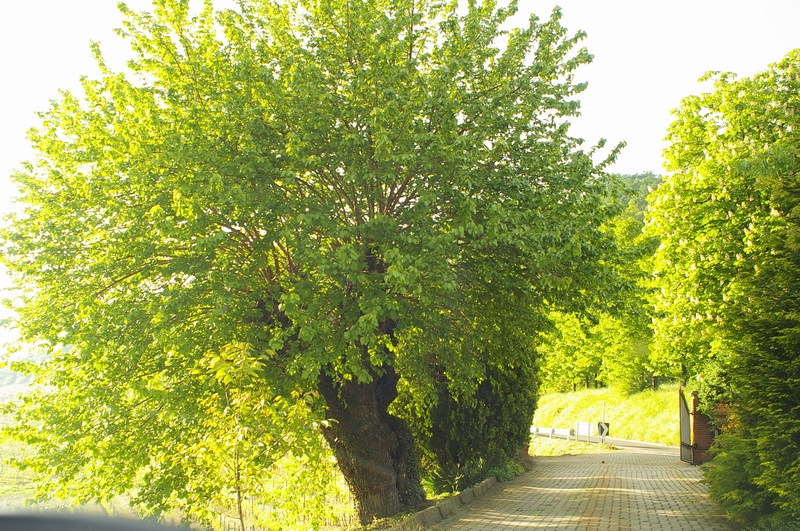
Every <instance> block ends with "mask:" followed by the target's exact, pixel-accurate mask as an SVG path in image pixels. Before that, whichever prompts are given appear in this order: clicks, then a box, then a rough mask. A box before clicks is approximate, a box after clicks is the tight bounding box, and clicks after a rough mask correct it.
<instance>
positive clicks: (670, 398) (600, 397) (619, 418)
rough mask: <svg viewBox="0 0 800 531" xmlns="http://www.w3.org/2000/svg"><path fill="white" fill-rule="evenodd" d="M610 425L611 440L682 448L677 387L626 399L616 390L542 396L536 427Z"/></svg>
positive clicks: (593, 390) (639, 394)
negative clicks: (584, 424)
mask: <svg viewBox="0 0 800 531" xmlns="http://www.w3.org/2000/svg"><path fill="white" fill-rule="evenodd" d="M604 404H605V419H606V422H608V423H609V432H610V433H609V436H610V437H617V438H620V439H629V440H633V441H645V442H651V443H657V444H665V445H668V446H678V445H679V444H680V434H679V426H678V384H670V385H663V386H661V387H660V388H659V389H657V390H656V391H653V390H649V389H648V390H645V391H642V392H640V393H636V394H632V395H626V394H624V393H622V392H620V391H617V390H616V389H613V388H604V389H586V390H583V391H575V392H573V393H553V394H547V395H542V397H541V398H539V405H538V408H537V410H536V414H535V415H534V417H533V425H534V426H539V427H543V428H574V427H575V423H576V422H591V423H593V424H594V423H596V422H599V421H600V420H601V419H602V415H603V405H604Z"/></svg>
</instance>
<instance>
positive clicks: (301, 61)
mask: <svg viewBox="0 0 800 531" xmlns="http://www.w3.org/2000/svg"><path fill="white" fill-rule="evenodd" d="M458 4H459V2H457V1H456V0H451V1H447V2H434V1H428V0H368V1H353V0H298V1H296V2H283V1H270V0H262V1H256V0H252V1H246V0H241V1H240V2H239V7H238V9H236V10H226V11H222V12H215V11H214V9H213V7H212V5H211V4H210V3H206V6H205V8H204V9H203V11H202V12H201V13H199V14H196V15H193V14H192V13H191V12H190V10H189V2H188V0H156V1H155V2H154V10H153V13H141V14H137V13H133V12H130V11H128V10H126V9H125V7H124V6H122V9H123V10H124V11H125V14H126V22H125V27H124V29H123V30H122V32H121V33H122V34H123V35H124V36H125V38H127V39H128V41H129V42H130V44H131V49H132V50H133V52H134V58H133V59H132V61H131V62H130V63H129V71H127V72H122V73H115V72H112V71H110V70H109V69H108V68H106V67H105V65H104V63H103V60H102V57H101V54H100V52H99V51H98V50H96V54H97V58H98V62H99V64H100V66H101V68H102V69H103V75H102V76H101V77H100V78H99V79H88V78H87V79H84V81H83V92H84V94H82V95H73V94H69V93H63V94H62V95H61V97H60V98H59V100H58V101H56V102H54V103H53V104H52V107H51V108H50V109H49V110H48V111H47V112H45V113H43V115H42V123H41V126H40V127H39V128H38V129H36V130H34V131H33V132H32V133H31V139H32V141H33V143H34V146H35V147H36V148H37V150H38V156H37V158H36V160H34V161H33V162H31V163H30V164H27V165H26V166H25V168H24V170H23V171H21V172H19V173H17V174H16V175H15V176H14V179H15V181H16V182H17V183H18V185H19V187H20V191H21V200H22V204H23V205H24V208H23V209H22V210H21V212H20V213H19V214H18V215H16V216H14V218H13V219H12V220H11V223H10V224H9V225H8V228H7V229H6V230H5V232H4V234H3V259H4V262H5V263H6V264H7V265H8V267H9V268H10V270H11V271H12V272H13V273H14V274H15V276H16V279H17V282H18V285H19V287H20V295H19V298H18V304H17V311H18V313H19V326H20V330H21V337H22V341H24V342H28V343H37V344H39V345H41V346H42V348H43V349H45V350H47V351H48V356H47V361H46V362H44V363H43V364H42V365H41V366H40V367H38V368H35V371H36V373H37V381H38V382H39V383H40V384H41V387H40V388H39V390H38V391H37V392H35V393H33V394H31V395H29V396H28V397H26V399H25V402H24V403H23V404H22V405H21V406H20V408H19V409H18V418H19V419H20V425H19V426H20V427H19V428H18V429H17V431H16V434H17V436H18V437H19V438H21V439H23V440H25V441H27V442H29V443H31V444H33V445H34V446H35V447H37V448H38V449H39V452H40V453H39V457H38V458H36V459H33V460H31V461H30V463H29V464H30V465H31V466H33V467H34V469H35V471H36V472H37V473H38V474H39V476H40V477H41V478H44V479H49V480H50V481H51V484H52V485H54V488H56V489H60V490H56V491H54V492H55V493H56V494H61V495H72V496H77V497H78V498H80V499H90V498H92V497H107V496H110V495H111V494H113V493H115V492H120V491H124V490H127V489H130V488H131V487H133V486H134V485H139V484H138V483H137V481H139V480H140V479H141V478H142V477H144V478H145V484H146V487H144V488H141V489H140V490H139V496H138V498H137V500H138V501H139V502H140V503H141V504H142V505H143V507H145V508H146V509H148V510H150V511H156V512H157V511H161V510H168V509H170V508H171V507H173V506H175V504H176V503H177V502H176V500H178V501H180V500H186V499H191V498H192V497H193V496H194V497H197V496H201V494H198V492H203V491H201V490H198V489H199V487H198V484H202V486H203V489H208V488H210V487H209V485H210V484H211V483H213V482H202V481H200V479H198V478H199V477H201V476H202V473H203V470H206V469H207V468H208V466H210V465H208V461H209V458H208V455H213V454H209V452H210V451H211V450H210V449H213V448H218V449H219V452H222V453H224V452H225V451H229V452H231V453H232V454H234V456H235V457H236V459H232V461H233V463H234V465H233V470H234V472H235V473H232V476H231V477H233V478H235V479H236V481H234V483H235V485H234V486H232V487H231V488H242V484H241V482H239V481H238V479H239V478H240V474H239V472H240V468H241V467H238V464H239V463H244V464H246V466H247V467H250V468H252V467H256V469H257V467H258V466H264V464H265V463H267V462H270V460H274V459H275V458H276V456H279V455H281V452H286V451H288V450H289V449H290V448H293V449H294V451H295V452H302V450H303V447H304V445H306V446H308V447H311V446H313V444H314V442H313V439H314V437H313V436H312V435H311V434H309V433H307V429H306V428H307V427H309V426H312V425H319V426H320V427H321V429H322V434H323V435H324V437H325V439H326V440H327V442H328V443H329V444H330V446H331V448H332V449H333V451H334V454H335V456H336V458H337V460H338V464H339V467H340V469H341V470H342V472H343V474H344V476H345V478H346V480H347V482H348V485H349V487H350V488H351V490H352V492H353V493H354V496H355V500H356V503H357V506H358V510H359V514H360V518H361V520H362V522H365V523H366V522H369V521H370V520H372V518H373V517H376V516H377V517H380V516H385V515H391V514H394V513H396V512H398V511H400V510H402V509H404V508H409V507H414V506H416V505H417V504H418V503H419V502H420V501H422V500H423V497H424V495H423V492H422V490H421V488H420V483H419V477H418V471H417V463H416V454H415V451H414V447H413V440H412V437H411V436H410V432H409V430H408V428H407V427H406V425H405V423H404V422H403V421H402V420H401V419H399V418H398V417H396V416H394V415H391V414H390V413H389V412H388V408H389V406H390V404H391V403H392V402H393V400H394V399H395V397H396V395H397V386H398V381H399V379H400V378H401V376H402V375H403V374H413V373H414V371H418V370H419V371H425V370H427V369H428V368H429V367H430V360H429V359H428V358H427V357H426V352H425V351H422V354H421V355H419V353H415V352H416V351H414V350H413V349H409V348H407V346H406V343H407V342H409V341H412V342H413V338H418V337H427V338H431V337H435V336H436V331H437V330H441V331H454V330H458V329H459V327H460V326H468V325H469V326H472V329H473V330H476V329H478V328H476V326H474V325H472V324H470V323H469V322H467V321H465V320H464V319H463V318H462V317H463V315H462V314H461V313H459V311H460V309H459V307H458V304H460V303H464V302H465V301H467V302H468V301H469V300H471V299H474V298H475V296H476V294H479V293H480V294H482V293H485V292H487V291H490V292H492V297H494V300H503V298H506V297H515V296H517V295H518V299H515V300H520V301H525V302H526V305H529V304H532V303H533V302H536V301H542V300H543V299H544V298H545V297H547V296H550V295H553V296H555V295H556V294H561V295H562V296H563V295H565V294H566V293H569V292H573V293H576V294H579V293H580V291H579V288H580V287H581V286H580V279H581V278H582V275H589V276H591V275H593V274H594V273H592V271H593V270H592V269H591V268H589V269H588V270H587V269H586V268H584V267H583V265H582V264H583V263H585V262H587V261H588V262H591V261H594V263H595V265H597V261H598V257H597V256H596V255H597V254H598V253H596V249H595V248H593V247H592V245H593V243H592V239H591V237H592V234H595V233H596V231H595V230H594V227H596V223H594V221H596V220H598V219H600V218H602V216H603V215H604V213H603V210H602V209H600V210H595V208H596V206H597V205H598V201H597V198H598V197H599V196H601V195H602V194H604V193H605V184H604V183H603V179H602V167H598V166H595V165H594V164H593V162H592V159H591V153H585V152H583V151H581V149H580V147H579V146H580V141H578V140H576V139H574V138H571V137H570V136H569V134H568V126H569V124H568V118H569V117H570V116H573V115H575V114H576V113H577V109H578V104H577V102H576V101H574V100H573V96H574V95H575V94H577V93H578V92H580V90H582V88H583V85H580V84H575V83H574V82H573V79H572V73H573V71H574V70H575V68H577V67H578V66H579V65H581V64H583V63H585V62H587V61H588V60H589V59H590V56H589V55H588V54H587V53H586V52H585V51H584V50H575V43H576V42H577V40H578V39H579V38H580V37H581V35H580V34H578V35H576V36H574V37H571V36H569V35H567V33H566V31H565V30H564V28H562V27H561V25H560V24H559V13H558V11H555V12H554V14H553V16H552V18H551V19H550V20H548V21H546V22H543V23H542V22H540V21H539V20H537V19H536V18H534V17H532V18H531V19H530V21H529V24H528V25H527V27H524V28H521V29H514V30H511V31H508V32H506V31H503V30H501V27H502V26H503V24H504V23H505V22H506V21H507V20H508V18H509V17H510V16H511V15H512V14H513V13H514V12H515V11H516V2H511V4H510V5H509V6H508V7H506V8H498V7H497V6H496V3H495V2H494V1H490V0H486V1H484V2H481V3H479V2H473V1H470V2H468V4H467V5H466V6H462V7H459V5H458ZM612 155H613V152H612ZM592 220H594V221H592ZM587 221H591V222H590V223H587ZM586 271H589V272H588V273H587V272H586ZM489 284H491V286H489ZM473 288H477V289H478V290H482V291H474V290H473ZM526 305H517V306H515V307H514V308H515V309H517V310H519V311H525V310H526V308H527V306H526ZM503 317H504V316H503V313H502V312H498V313H497V314H496V315H493V314H490V315H483V316H481V321H482V322H483V324H481V326H482V327H483V329H490V328H491V325H492V320H493V319H503ZM454 322H455V323H457V324H453V323H454ZM473 335H474V334H473ZM456 342H457V340H456ZM422 343H424V344H425V345H427V346H432V343H433V342H432V341H426V342H422ZM415 344H419V342H416V343H415ZM64 346H65V347H64ZM453 352H455V351H453ZM459 352H461V353H463V352H465V351H464V350H460V351H459ZM479 361H480V360H479V358H470V357H463V358H462V357H460V356H447V355H444V356H442V357H441V359H440V360H438V361H437V363H441V365H442V366H443V367H444V368H445V369H446V370H448V371H452V374H453V375H454V377H455V378H457V377H460V376H467V377H470V376H473V377H474V376H475V375H478V374H480V373H481V370H479V367H476V363H478V362H479ZM303 412H305V413H303ZM312 413H313V414H314V415H316V417H314V416H313V415H312ZM309 417H310V418H309ZM314 418H316V421H315V420H314ZM231 430H234V431H231ZM234 433H235V434H236V435H235V436H234V435H233V434H234ZM200 441H205V442H200ZM209 441H210V442H209ZM206 443H207V444H206ZM212 443H213V444H212ZM204 452H205V453H204ZM204 456H206V457H204ZM240 458H241V459H240ZM200 463H206V465H204V466H206V469H204V468H203V467H202V466H201V465H200ZM259 463H260V464H261V465H259ZM237 467H238V468H237ZM251 476H252V474H251ZM198 482H199V483H198ZM186 506H191V504H186Z"/></svg>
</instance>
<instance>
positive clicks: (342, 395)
mask: <svg viewBox="0 0 800 531" xmlns="http://www.w3.org/2000/svg"><path fill="white" fill-rule="evenodd" d="M397 381H398V376H397V375H396V373H395V372H394V370H393V369H392V368H388V369H386V371H385V374H383V375H381V376H377V375H373V381H372V382H370V383H366V384H361V383H357V382H356V381H355V380H344V381H339V380H338V379H337V380H335V379H334V378H332V377H331V376H330V375H328V374H326V373H323V374H322V375H321V376H320V378H319V390H320V394H321V395H322V396H323V398H324V399H325V402H326V404H327V416H328V418H329V419H330V420H331V421H332V422H331V423H330V424H329V425H328V426H327V427H325V428H323V431H322V433H323V435H324V436H325V439H326V440H327V441H328V444H330V446H331V448H332V449H333V452H334V455H335V456H336V459H337V461H338V463H339V468H340V469H341V471H342V474H344V477H345V480H346V481H347V484H348V486H349V487H350V491H351V492H352V493H353V496H354V497H355V499H356V508H357V510H358V515H359V518H360V520H361V524H362V525H367V524H369V523H371V522H372V521H373V520H374V519H375V518H383V517H387V516H392V515H394V514H397V513H398V512H400V511H402V510H405V509H409V508H416V507H418V506H420V505H421V504H422V503H423V502H424V501H425V494H424V491H423V490H422V486H421V483H420V478H419V461H418V456H417V454H416V451H415V448H414V442H413V438H412V436H411V431H410V430H409V428H408V426H406V424H405V423H404V422H403V421H402V420H400V419H399V418H397V417H394V416H392V415H390V414H389V413H388V411H387V408H388V407H389V404H390V403H391V402H392V401H393V400H394V399H395V398H396V396H397Z"/></svg>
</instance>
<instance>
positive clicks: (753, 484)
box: [651, 50, 800, 523]
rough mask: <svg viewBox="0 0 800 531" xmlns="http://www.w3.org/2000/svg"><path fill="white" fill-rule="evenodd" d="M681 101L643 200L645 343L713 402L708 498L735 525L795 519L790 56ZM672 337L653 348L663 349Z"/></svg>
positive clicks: (799, 439)
mask: <svg viewBox="0 0 800 531" xmlns="http://www.w3.org/2000/svg"><path fill="white" fill-rule="evenodd" d="M709 77H711V78H714V79H715V85H714V91H713V92H710V93H704V94H701V95H699V96H692V97H689V98H686V99H685V100H684V101H683V102H682V104H681V108H680V109H679V110H678V111H676V120H675V122H674V123H673V125H672V126H671V128H670V136H669V139H670V141H671V146H670V148H669V150H668V151H667V155H668V164H669V168H668V169H670V170H671V171H672V174H671V175H670V176H669V177H668V178H667V179H666V181H665V185H664V186H662V187H661V188H660V189H659V190H658V191H657V193H656V194H654V195H655V209H654V211H653V217H652V221H651V226H652V228H653V230H655V231H658V232H660V233H661V234H662V247H661V248H660V249H659V251H658V253H657V255H656V257H657V262H656V265H657V266H658V269H657V271H658V276H657V281H658V283H659V285H660V287H662V291H661V292H660V293H659V294H658V298H657V301H658V303H659V310H660V311H661V312H662V313H661V316H660V318H659V320H658V321H657V328H656V334H657V335H656V337H657V338H658V345H659V349H660V350H661V351H662V352H664V353H666V352H669V351H670V350H671V349H676V350H684V351H686V352H688V353H689V355H688V356H686V357H684V358H676V360H677V361H681V362H682V363H683V364H684V367H685V368H686V370H687V371H688V375H689V376H695V375H696V376H697V378H698V379H701V380H702V383H703V390H704V399H705V406H706V408H707V409H708V410H713V406H714V403H715V402H716V403H719V402H724V403H727V404H728V405H729V407H730V414H729V415H728V416H726V417H725V418H720V419H719V421H720V423H721V425H722V427H723V428H724V430H725V432H726V433H725V434H724V435H723V436H721V437H720V438H719V442H720V445H719V449H718V451H717V456H716V457H715V458H714V460H713V461H712V467H711V469H710V471H709V475H708V477H709V480H710V482H711V492H712V495H713V496H714V497H715V498H717V500H718V501H720V503H721V504H722V506H723V507H724V508H725V509H726V510H728V511H730V512H731V513H733V514H734V516H736V517H737V518H738V519H741V520H742V521H745V522H749V523H752V522H753V521H757V520H771V521H782V520H791V521H797V519H798V518H799V517H800V490H799V489H798V485H800V476H799V475H798V471H800V417H798V411H800V399H798V394H797V389H798V388H800V387H798V384H800V365H798V360H799V359H800V357H798V352H800V351H799V350H798V347H799V346H800V342H798V334H797V330H798V329H800V328H798V324H799V323H798V315H797V308H798V303H800V301H798V288H800V258H799V256H800V255H799V254H798V238H797V236H798V234H799V233H800V232H798V219H797V213H798V207H800V190H799V189H798V177H799V176H800V173H799V169H800V159H799V158H798V153H799V151H798V147H800V143H799V141H798V125H799V124H798V119H797V112H796V109H797V108H798V104H800V82H798V80H799V79H800V50H795V51H793V52H791V53H790V54H788V55H787V56H786V58H785V59H784V60H783V61H781V62H780V63H777V64H774V65H771V66H770V68H769V69H768V70H767V71H765V72H762V73H759V74H757V75H756V76H754V77H752V78H749V79H742V80H737V79H736V78H735V77H734V76H733V75H731V74H712V75H710V76H709ZM671 342H675V343H676V344H675V345H670V346H667V345H665V344H664V343H671Z"/></svg>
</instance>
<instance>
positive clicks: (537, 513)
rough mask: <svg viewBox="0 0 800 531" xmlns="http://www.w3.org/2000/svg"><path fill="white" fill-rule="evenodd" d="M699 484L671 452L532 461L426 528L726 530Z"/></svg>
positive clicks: (642, 450)
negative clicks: (521, 471) (517, 473)
mask: <svg viewBox="0 0 800 531" xmlns="http://www.w3.org/2000/svg"><path fill="white" fill-rule="evenodd" d="M701 479H702V477H701V473H700V470H699V469H698V468H697V467H693V466H690V465H687V464H686V463H682V462H681V461H680V460H679V459H678V450H677V449H676V448H669V449H652V448H625V449H622V450H619V451H615V452H610V453H601V454H591V455H578V456H564V457H537V458H535V466H534V469H533V471H531V472H529V473H528V474H525V475H524V476H522V477H520V478H517V479H516V480H514V481H510V482H508V483H500V484H498V485H497V486H495V487H494V489H492V490H490V491H489V492H487V493H486V494H484V495H483V496H481V497H479V498H477V499H475V500H474V501H473V502H472V503H470V504H468V505H465V506H464V507H462V508H461V509H459V510H458V511H457V512H456V513H455V514H453V515H452V516H450V517H449V518H447V519H445V520H443V521H442V522H440V523H439V524H437V525H436V526H434V527H433V528H432V529H436V530H441V531H443V530H452V531H456V530H482V531H497V530H501V529H502V530H513V529H563V530H570V529H572V530H576V531H577V530H581V531H583V530H589V531H619V530H635V531H639V530H687V531H688V530H703V531H711V530H726V531H728V530H730V529H732V527H731V526H730V525H729V524H728V523H727V521H726V520H725V518H724V517H723V516H722V515H721V513H720V512H719V510H718V509H717V508H716V507H715V506H714V504H713V503H712V502H711V501H710V500H709V499H708V496H707V494H706V486H705V485H704V484H703V483H702V481H701Z"/></svg>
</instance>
